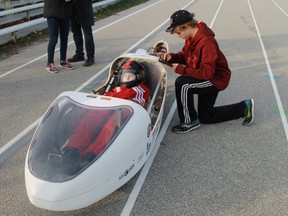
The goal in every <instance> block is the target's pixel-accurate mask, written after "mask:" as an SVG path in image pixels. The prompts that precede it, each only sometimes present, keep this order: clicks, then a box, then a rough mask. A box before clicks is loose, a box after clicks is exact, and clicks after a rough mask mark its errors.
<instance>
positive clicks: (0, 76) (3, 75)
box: [0, 0, 164, 79]
mask: <svg viewBox="0 0 288 216" xmlns="http://www.w3.org/2000/svg"><path fill="white" fill-rule="evenodd" d="M162 1H164V0H160V1H158V2H155V3H154V4H151V5H148V6H147V7H145V8H142V9H140V10H138V11H135V12H134V13H131V14H129V15H127V16H125V17H123V18H121V19H119V20H116V21H115V22H112V23H109V24H108V25H106V26H103V27H101V28H99V29H97V30H95V31H93V34H95V33H96V32H99V31H101V30H103V29H105V28H108V27H109V26H111V25H114V24H116V23H118V22H120V21H122V20H124V19H127V18H129V17H131V16H133V15H134V14H137V13H140V12H142V11H144V10H146V9H148V8H149V7H152V6H154V5H156V4H159V3H160V2H162ZM73 43H74V41H70V42H69V43H68V46H69V45H71V44H73ZM59 49H60V48H59V47H58V48H56V49H55V52H56V51H58V50H59ZM45 56H47V53H46V54H43V55H41V56H39V57H38V58H36V59H33V60H31V61H29V62H26V63H25V64H22V65H20V66H18V67H16V68H14V69H12V70H10V71H8V72H6V73H4V74H2V75H0V79H1V78H3V77H5V76H7V75H9V74H11V73H13V72H15V71H18V70H20V69H21V68H23V67H25V66H27V65H29V64H32V63H34V62H36V61H38V60H39V59H42V58H44V57H45Z"/></svg>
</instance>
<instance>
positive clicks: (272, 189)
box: [0, 0, 288, 216]
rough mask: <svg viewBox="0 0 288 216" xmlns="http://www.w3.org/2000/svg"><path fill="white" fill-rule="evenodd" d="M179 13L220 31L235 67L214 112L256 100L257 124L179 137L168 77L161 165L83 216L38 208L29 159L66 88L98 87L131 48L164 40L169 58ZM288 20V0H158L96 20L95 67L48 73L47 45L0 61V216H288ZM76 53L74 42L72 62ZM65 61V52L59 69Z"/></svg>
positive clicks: (204, 128)
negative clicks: (31, 194) (31, 193)
mask: <svg viewBox="0 0 288 216" xmlns="http://www.w3.org/2000/svg"><path fill="white" fill-rule="evenodd" d="M176 2H177V3H176ZM181 8H182V9H187V10H189V11H191V12H194V13H195V14H196V19H198V20H199V21H204V22H206V23H207V25H208V26H210V27H211V28H212V29H213V30H214V32H215V33H216V38H217V40H218V42H219V46H220V48H221V49H222V51H223V53H224V54H225V55H226V57H227V59H228V61H229V66H230V68H231V70H232V79H231V82H230V85H229V87H228V88H227V89H226V90H224V91H223V92H221V93H220V95H219V97H218V100H217V103H216V105H217V106H218V105H224V104H231V103H235V102H239V101H241V100H243V99H246V98H254V100H255V104H256V106H255V121H254V123H253V124H252V125H251V126H249V127H245V126H242V124H241V123H242V119H239V120H234V121H230V122H225V123H221V124H214V125H201V127H200V128H199V129H197V130H195V131H192V132H190V133H188V134H185V135H178V134H174V133H172V132H171V127H172V126H173V125H174V124H177V123H178V116H177V112H175V113H174V111H175V107H173V106H172V105H173V103H174V101H175V94H174V80H175V78H176V77H177V75H175V74H173V72H171V71H170V72H169V74H168V80H169V86H168V92H167V98H166V106H165V114H164V120H163V130H162V131H161V134H162V135H163V139H162V140H161V143H160V146H159V149H158V151H156V150H155V151H154V153H155V158H154V157H151V159H150V160H149V161H147V163H146V164H145V166H144V167H143V169H142V170H141V171H140V172H139V173H138V174H137V175H136V176H135V177H134V178H133V179H132V180H131V181H129V182H128V183H127V184H125V185H124V186H123V187H121V188H120V189H118V190H117V191H115V192H114V193H113V194H111V195H109V196H108V197H106V198H104V199H103V200H101V201H100V202H98V203H96V204H93V205H91V206H89V207H87V208H84V209H81V210H77V211H71V212H51V211H46V210H42V209H39V208H36V207H34V206H33V205H32V204H30V202H29V200H28V197H27V195H26V190H25V180H24V160H25V156H26V151H27V148H28V145H29V141H30V139H31V136H32V134H33V132H34V129H35V128H34V126H35V125H36V124H37V120H38V119H39V118H40V117H41V116H42V115H43V113H44V112H45V110H46V109H47V107H48V106H49V104H50V103H51V102H52V101H53V100H54V99H55V98H56V96H57V95H58V94H60V93H61V92H63V91H66V90H79V91H87V92H88V91H90V90H91V89H93V88H95V87H97V86H99V85H100V84H101V83H103V82H104V81H105V80H106V74H107V68H108V65H109V63H110V62H111V61H112V60H113V59H114V58H115V57H117V56H119V55H120V54H122V53H124V52H126V51H129V52H133V51H135V50H136V49H137V48H145V49H148V48H149V47H151V46H153V45H154V43H155V42H156V41H158V40H161V39H164V40H166V41H168V43H169V45H170V51H171V52H176V51H178V50H180V49H181V48H182V45H183V41H182V40H180V39H178V38H177V36H175V35H170V34H167V33H166V32H165V31H164V29H165V27H167V25H168V18H169V17H170V15H171V14H172V13H173V12H174V11H176V10H178V9H181ZM287 20H288V2H287V0H241V1H239V0H222V1H221V0H213V1H211V0H198V1H197V0H195V1H190V0H177V1H175V0H162V1H157V0H151V1H149V2H147V3H145V4H141V5H138V6H136V7H133V8H131V9H129V10H126V11H123V12H121V13H118V14H117V15H114V16H111V17H109V18H106V19H104V20H101V21H98V22H96V23H95V26H94V30H95V31H94V36H95V43H96V64H95V65H93V66H91V67H87V68H86V67H83V66H82V65H81V63H77V64H75V65H76V67H77V68H76V69H75V70H72V71H68V70H63V69H61V71H60V73H59V74H49V73H48V72H47V71H46V70H45V65H46V59H47V56H46V49H47V43H44V44H41V45H39V46H35V47H31V49H29V50H27V51H25V52H22V53H20V54H18V55H16V56H12V57H11V58H9V59H6V60H4V61H1V62H0V68H1V72H0V113H1V115H0V162H1V164H0V194H1V196H0V215H5V216H6V215H51V216H52V215H57V216H58V215H105V216H106V215H121V214H122V215H129V214H130V215H145V216H146V215H149V216H150V215H165V216H166V215H173V216H174V215H197V216H198V215H199V216H201V215H205V216H206V215H249V216H250V215H265V216H266V215H267V216H271V215H275V216H276V215H277V216H279V215H288V207H287V203H288V195H287V194H288V168H287V164H288V126H287V113H288V100H287V98H288V97H287V96H288V92H287V81H288V76H287V66H288V62H287V59H288V40H287V37H288V28H287ZM71 36H72V35H70V40H69V41H72V37H71ZM73 52H74V44H73V43H71V44H70V45H69V47H68V56H72V55H73ZM58 59H59V51H57V52H56V54H55V62H56V64H58V63H59V62H57V61H58ZM87 81H88V82H87ZM171 114H172V115H171ZM170 117H172V118H170ZM165 120H166V121H165ZM164 121H165V123H164ZM166 127H168V128H167V131H166V130H165V129H166ZM150 165H151V167H150ZM146 174H147V175H146ZM141 182H142V183H141ZM135 191H136V193H135ZM132 192H133V193H132ZM131 194H132V195H131ZM130 195H131V196H130ZM133 196H134V199H133ZM131 197H132V198H131Z"/></svg>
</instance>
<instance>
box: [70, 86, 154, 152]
mask: <svg viewBox="0 0 288 216" xmlns="http://www.w3.org/2000/svg"><path fill="white" fill-rule="evenodd" d="M149 95H150V93H149V89H148V88H147V86H145V85H144V84H143V83H141V84H139V85H138V86H135V87H132V88H128V87H126V86H119V87H116V88H114V89H113V90H112V91H111V92H108V93H106V94H105V96H111V97H118V98H123V99H128V100H132V101H135V102H136V103H138V104H140V105H142V106H143V107H145V105H146V104H147V102H148V99H149ZM117 115H119V112H118V111H115V110H111V109H109V110H108V109H107V110H105V109H103V110H97V111H95V110H93V109H92V110H90V111H88V112H87V113H86V114H85V115H84V116H83V117H82V118H81V120H80V122H79V124H78V126H77V128H76V131H75V133H74V135H73V136H72V138H71V139H70V141H69V142H68V144H67V145H66V146H65V147H74V148H77V149H78V151H79V153H80V155H81V156H84V155H86V154H88V153H90V152H92V153H94V154H95V155H96V156H97V155H99V154H100V153H101V151H102V150H103V149H104V148H105V146H106V145H107V144H108V143H109V141H110V140H111V138H112V137H113V135H114V134H115V132H116V130H117V125H116V122H117ZM128 116H129V113H127V112H126V113H125V112H124V119H126V118H128ZM95 136H96V138H95Z"/></svg>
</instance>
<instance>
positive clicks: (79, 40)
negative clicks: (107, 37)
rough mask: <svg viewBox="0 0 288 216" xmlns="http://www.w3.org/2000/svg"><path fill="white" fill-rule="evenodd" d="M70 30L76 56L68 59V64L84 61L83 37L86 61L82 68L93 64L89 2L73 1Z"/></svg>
mask: <svg viewBox="0 0 288 216" xmlns="http://www.w3.org/2000/svg"><path fill="white" fill-rule="evenodd" d="M72 13H73V16H72V18H71V30H72V33H73V38H74V42H75V45H76V51H75V52H76V54H75V55H74V56H73V57H72V58H70V59H69V61H70V62H78V61H84V60H85V58H84V52H83V36H82V30H83V34H84V39H85V49H86V54H87V60H86V61H85V62H84V64H83V66H91V65H93V64H94V63H95V59H94V55H95V44H94V38H93V33H92V26H93V25H94V15H93V7H92V1H91V0H74V2H73V4H72Z"/></svg>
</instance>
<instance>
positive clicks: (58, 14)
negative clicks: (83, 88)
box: [43, 0, 75, 73]
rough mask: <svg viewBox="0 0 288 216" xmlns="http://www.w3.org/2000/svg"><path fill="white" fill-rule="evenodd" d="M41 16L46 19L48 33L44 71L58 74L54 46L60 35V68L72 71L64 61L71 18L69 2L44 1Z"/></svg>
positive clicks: (62, 0) (68, 63)
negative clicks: (46, 59) (46, 58)
mask: <svg viewBox="0 0 288 216" xmlns="http://www.w3.org/2000/svg"><path fill="white" fill-rule="evenodd" d="M43 16H44V17H45V18H47V25H48V31H49V43H48V48H47V51H48V61H47V66H46V69H47V70H48V71H49V72H50V73H58V69H57V68H56V66H55V64H54V53H55V46H56V44H57V42H58V35H59V33H60V65H59V66H60V67H63V68H65V69H68V70H72V69H74V68H75V67H74V66H72V65H71V64H70V62H69V61H67V60H66V54H67V45H68V34H69V27H70V18H71V16H72V11H71V0H45V1H44V13H43Z"/></svg>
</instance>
